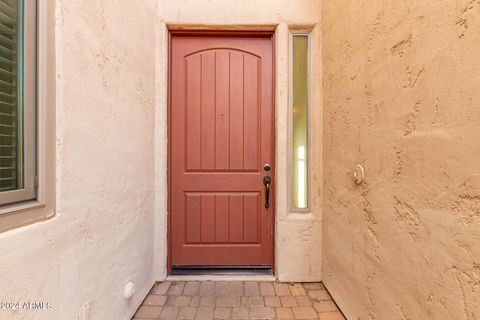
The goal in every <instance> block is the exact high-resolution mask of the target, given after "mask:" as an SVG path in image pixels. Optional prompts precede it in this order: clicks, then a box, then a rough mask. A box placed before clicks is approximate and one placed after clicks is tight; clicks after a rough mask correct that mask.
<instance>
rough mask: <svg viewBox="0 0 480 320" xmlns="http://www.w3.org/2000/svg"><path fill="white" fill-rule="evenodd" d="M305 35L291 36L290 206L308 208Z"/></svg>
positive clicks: (307, 65)
mask: <svg viewBox="0 0 480 320" xmlns="http://www.w3.org/2000/svg"><path fill="white" fill-rule="evenodd" d="M309 40H310V37H309V34H306V33H293V34H292V36H291V57H292V58H291V66H290V68H291V69H290V74H291V83H290V90H291V92H290V93H291V99H290V101H291V110H292V116H291V117H292V123H291V124H292V126H291V127H292V136H291V147H292V149H291V157H292V174H291V176H292V183H291V186H292V197H291V202H292V207H293V209H307V208H308V203H309V199H308V194H309V190H308V189H309V179H308V177H309V172H308V171H309V163H308V159H309V156H308V155H309V71H310V68H309V56H310V54H309V50H310V48H309V43H310V41H309Z"/></svg>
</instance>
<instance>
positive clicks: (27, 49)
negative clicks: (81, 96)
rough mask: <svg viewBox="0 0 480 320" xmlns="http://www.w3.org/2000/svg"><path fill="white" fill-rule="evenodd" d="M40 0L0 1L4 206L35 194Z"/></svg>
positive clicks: (0, 191)
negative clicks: (38, 6)
mask: <svg viewBox="0 0 480 320" xmlns="http://www.w3.org/2000/svg"><path fill="white" fill-rule="evenodd" d="M36 46H37V44H36V1H35V0H0V206H5V205H10V204H13V203H18V202H23V201H28V200H33V199H35V197H36V191H35V180H36V178H35V176H36V173H35V172H36V120H35V118H36V115H35V112H36Z"/></svg>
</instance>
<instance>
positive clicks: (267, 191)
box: [263, 176, 272, 209]
mask: <svg viewBox="0 0 480 320" xmlns="http://www.w3.org/2000/svg"><path fill="white" fill-rule="evenodd" d="M263 184H264V185H265V208H267V209H268V208H270V185H271V184H272V178H270V176H265V177H264V178H263Z"/></svg>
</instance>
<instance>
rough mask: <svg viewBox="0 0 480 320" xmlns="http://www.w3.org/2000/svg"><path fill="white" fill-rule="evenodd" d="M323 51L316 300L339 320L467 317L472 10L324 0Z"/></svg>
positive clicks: (476, 223)
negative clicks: (334, 305)
mask: <svg viewBox="0 0 480 320" xmlns="http://www.w3.org/2000/svg"><path fill="white" fill-rule="evenodd" d="M323 39H324V40H323V49H324V51H323V52H324V59H323V62H324V70H325V72H324V86H323V88H324V106H325V121H324V126H325V139H324V141H325V157H324V161H325V165H324V169H325V170H324V177H325V178H324V183H325V193H324V198H325V208H324V244H323V250H324V281H325V283H326V285H327V287H328V289H329V290H330V291H331V293H332V294H333V296H334V298H335V300H336V301H337V302H338V303H339V304H340V307H341V308H342V310H343V311H344V312H345V314H346V315H347V316H348V318H349V319H357V318H358V319H442V320H443V319H479V318H480V200H479V199H480V161H479V159H480V139H479V132H480V108H479V106H480V91H479V88H480V76H479V75H480V2H479V1H476V0H473V1H472V0H458V1H451V0H440V1H439V0H429V1H384V0H368V1H367V0H325V1H324V3H323ZM357 163H361V164H363V165H364V167H365V172H366V179H365V183H364V184H362V185H359V186H357V185H354V184H353V183H352V180H351V179H350V174H349V171H350V170H351V169H352V168H353V166H354V165H355V164H357Z"/></svg>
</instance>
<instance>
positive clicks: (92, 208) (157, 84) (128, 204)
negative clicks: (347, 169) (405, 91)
mask: <svg viewBox="0 0 480 320" xmlns="http://www.w3.org/2000/svg"><path fill="white" fill-rule="evenodd" d="M50 3H51V4H52V6H53V7H54V16H55V28H54V29H55V34H56V35H55V43H54V44H52V45H54V46H55V51H56V65H52V66H51V67H52V68H54V67H55V68H56V84H55V86H56V99H55V100H56V105H55V109H56V159H57V160H56V178H57V181H56V185H55V186H51V187H52V188H53V187H55V193H56V204H55V207H56V216H55V217H54V218H53V219H51V220H48V221H45V222H41V223H36V224H32V225H30V226H26V227H22V228H18V229H15V230H11V231H8V232H4V233H1V234H0V259H1V260H0V261H1V263H0V273H1V274H2V277H0V298H1V299H2V300H4V301H10V300H13V301H17V300H20V301H43V302H51V303H52V305H53V309H52V310H49V311H16V312H13V311H9V312H6V311H0V319H3V318H6V319H9V320H10V319H48V320H52V319H61V320H64V319H76V317H77V312H78V309H79V307H80V306H81V305H83V304H85V303H87V302H89V303H90V308H91V310H90V315H91V319H102V320H104V319H115V320H117V319H129V318H130V316H131V315H132V314H133V313H134V312H135V310H136V309H137V307H138V305H139V304H140V303H141V300H142V299H143V298H144V296H145V295H146V293H147V291H148V290H149V289H150V288H151V286H152V285H153V283H154V281H155V280H163V279H164V278H165V276H166V259H167V249H166V248H167V232H166V230H167V223H166V221H167V211H166V205H167V184H166V177H167V176H166V173H167V172H166V160H167V152H166V151H167V138H166V137H167V135H166V132H167V131H166V128H167V126H166V119H167V117H166V110H167V104H166V101H167V96H166V94H167V89H166V88H167V87H166V84H167V73H166V70H167V55H166V54H167V43H168V41H167V39H168V37H167V36H168V33H167V26H168V25H172V24H177V25H180V24H181V25H185V24H190V25H193V24H197V25H208V26H218V25H223V26H226V25H228V26H229V27H232V26H235V25H237V26H238V25H243V26H244V27H245V26H247V25H248V26H250V27H252V28H253V27H254V26H255V27H254V28H257V26H267V25H268V26H270V27H269V28H272V29H274V28H276V33H275V46H276V51H275V52H276V92H275V98H276V118H277V119H276V122H277V128H276V130H277V137H276V138H277V149H276V152H277V155H276V164H277V176H276V177H275V179H276V188H277V198H276V199H277V200H276V201H277V203H276V210H277V213H276V216H277V220H276V273H277V275H278V278H279V279H280V280H283V281H295V280H307V281H308V280H312V281H313V280H320V279H321V275H322V272H321V243H320V242H321V196H320V195H321V190H320V187H321V182H320V181H321V171H320V166H321V162H320V159H321V150H320V148H318V149H314V150H312V194H313V198H312V210H311V213H309V214H306V215H302V216H299V215H296V214H290V210H289V205H288V201H287V198H288V194H287V191H288V179H287V178H288V166H287V164H288V155H287V150H288V131H287V125H288V116H289V113H288V61H289V59H288V37H289V34H288V28H289V25H290V26H299V25H302V26H309V27H310V28H313V39H314V41H312V43H313V44H314V48H313V52H312V61H313V62H314V63H313V70H312V72H313V74H314V77H315V79H313V81H312V83H313V85H312V113H313V114H314V115H315V114H317V115H319V114H320V107H321V105H320V103H321V99H320V88H321V82H320V76H319V75H320V71H321V70H320V61H321V57H320V48H319V47H318V44H319V43H320V41H317V40H318V39H319V31H318V30H319V25H318V23H319V19H320V1H318V0H301V1H299V0H290V1H286V0H282V1H274V0H270V1H263V2H262V3H261V4H259V2H258V1H254V0H247V1H238V2H237V1H218V0H217V1H193V0H189V1H175V2H173V1H158V2H155V1H154V0H138V1H114V0H101V1H100V0H99V1H67V0H57V1H55V2H54V1H53V0H51V1H50ZM315 39H316V40H315ZM314 118H315V119H316V120H315V121H314V122H312V138H313V139H314V140H315V139H317V138H320V137H321V129H320V128H319V126H320V124H321V121H320V120H318V119H321V117H320V116H318V117H317V116H315V117H314ZM128 281H133V282H134V283H135V285H136V291H137V292H136V294H135V295H134V297H133V299H132V300H131V301H129V302H127V301H125V300H124V299H123V296H122V293H123V288H124V286H125V284H126V283H127V282H128Z"/></svg>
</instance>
